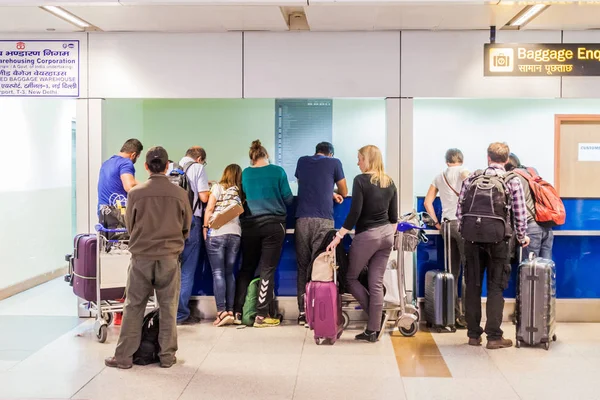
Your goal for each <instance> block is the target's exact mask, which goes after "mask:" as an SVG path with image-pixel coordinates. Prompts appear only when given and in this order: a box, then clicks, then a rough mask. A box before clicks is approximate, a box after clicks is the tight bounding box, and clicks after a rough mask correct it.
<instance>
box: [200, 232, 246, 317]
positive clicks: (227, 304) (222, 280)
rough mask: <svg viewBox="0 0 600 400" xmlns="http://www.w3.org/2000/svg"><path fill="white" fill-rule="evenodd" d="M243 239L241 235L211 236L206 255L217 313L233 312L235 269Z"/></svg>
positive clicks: (208, 240)
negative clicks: (210, 270) (211, 276)
mask: <svg viewBox="0 0 600 400" xmlns="http://www.w3.org/2000/svg"><path fill="white" fill-rule="evenodd" d="M241 242H242V238H241V237H240V236H239V235H231V234H230V235H222V236H209V237H208V238H207V239H206V253H207V254H208V260H209V261H210V267H211V268H212V275H213V290H214V292H215V301H216V303H217V312H218V313H221V312H223V311H233V301H234V298H235V277H234V274H233V268H234V267H235V262H236V261H237V257H238V254H239V252H240V243H241Z"/></svg>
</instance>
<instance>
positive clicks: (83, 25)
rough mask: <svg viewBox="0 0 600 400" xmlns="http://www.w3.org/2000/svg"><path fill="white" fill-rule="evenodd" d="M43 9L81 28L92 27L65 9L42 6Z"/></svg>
mask: <svg viewBox="0 0 600 400" xmlns="http://www.w3.org/2000/svg"><path fill="white" fill-rule="evenodd" d="M42 8H43V9H44V10H46V11H48V12H49V13H51V14H54V15H56V16H57V17H59V18H62V19H64V20H65V21H68V22H70V23H72V24H74V25H77V26H78V27H80V28H89V27H90V26H91V25H90V24H88V23H87V22H85V21H84V20H82V19H81V18H79V17H77V16H75V15H73V14H71V13H70V12H68V11H66V10H65V9H63V8H60V7H56V6H42Z"/></svg>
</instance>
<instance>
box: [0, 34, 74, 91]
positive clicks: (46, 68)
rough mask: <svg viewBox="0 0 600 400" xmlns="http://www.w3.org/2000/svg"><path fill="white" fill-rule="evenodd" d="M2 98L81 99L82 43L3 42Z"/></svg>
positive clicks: (0, 53)
mask: <svg viewBox="0 0 600 400" xmlns="http://www.w3.org/2000/svg"><path fill="white" fill-rule="evenodd" d="M0 96H15V97H79V40H0Z"/></svg>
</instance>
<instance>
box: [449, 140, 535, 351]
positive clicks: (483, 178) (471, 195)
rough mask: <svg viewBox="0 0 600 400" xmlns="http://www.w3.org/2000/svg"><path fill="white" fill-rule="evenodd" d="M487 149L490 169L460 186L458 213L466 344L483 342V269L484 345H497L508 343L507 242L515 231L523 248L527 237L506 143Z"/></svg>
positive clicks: (522, 200) (520, 192)
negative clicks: (462, 246)
mask: <svg viewBox="0 0 600 400" xmlns="http://www.w3.org/2000/svg"><path fill="white" fill-rule="evenodd" d="M487 152H488V168H486V169H485V170H478V171H475V172H474V173H473V174H472V175H471V176H469V178H468V179H467V180H466V181H465V182H464V184H463V186H462V189H461V192H460V196H459V202H458V207H457V211H456V217H457V218H458V220H459V221H460V232H461V235H462V237H463V238H464V240H465V281H466V284H467V291H466V320H467V328H468V336H469V345H471V346H480V345H481V335H482V334H483V332H484V330H483V329H482V328H481V326H480V324H481V286H482V281H483V276H484V272H485V271H486V269H487V291H488V293H487V304H486V314H487V322H486V325H485V333H486V335H487V346H486V347H487V348H488V349H501V348H505V347H511V346H512V341H511V340H510V339H504V337H503V336H502V335H503V332H502V329H500V326H501V325H502V313H503V310H504V297H503V295H502V292H503V291H504V290H505V289H506V288H507V287H508V281H509V280H510V270H511V267H510V261H509V260H510V249H509V247H510V241H511V238H512V237H513V235H516V239H517V241H518V242H519V244H520V245H521V246H523V247H526V246H528V245H529V238H528V237H527V235H526V230H527V210H526V205H525V198H524V194H523V186H522V184H521V181H520V179H519V177H518V176H517V175H515V174H513V173H507V172H506V170H505V165H506V163H507V162H508V156H509V154H510V149H509V148H508V145H507V144H506V143H492V144H490V146H489V147H488V150H487Z"/></svg>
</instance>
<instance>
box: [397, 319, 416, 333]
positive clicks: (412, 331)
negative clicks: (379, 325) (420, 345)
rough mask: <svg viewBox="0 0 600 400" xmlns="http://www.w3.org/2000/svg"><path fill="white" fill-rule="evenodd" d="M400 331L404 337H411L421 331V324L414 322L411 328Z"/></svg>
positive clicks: (400, 329)
mask: <svg viewBox="0 0 600 400" xmlns="http://www.w3.org/2000/svg"><path fill="white" fill-rule="evenodd" d="M398 330H399V331H400V333H401V334H402V336H405V337H411V336H414V335H415V334H416V333H417V331H418V330H419V324H418V323H417V322H413V323H412V324H410V328H408V329H405V328H398Z"/></svg>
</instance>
